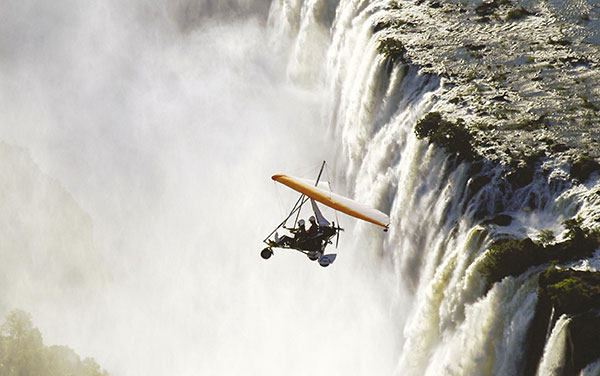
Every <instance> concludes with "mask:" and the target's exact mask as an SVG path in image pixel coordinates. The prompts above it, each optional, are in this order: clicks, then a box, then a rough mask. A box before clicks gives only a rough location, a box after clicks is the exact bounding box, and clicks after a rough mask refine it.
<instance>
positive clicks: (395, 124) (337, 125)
mask: <svg viewBox="0 0 600 376" xmlns="http://www.w3.org/2000/svg"><path fill="white" fill-rule="evenodd" d="M284 3H286V4H288V5H289V4H290V3H288V2H284ZM314 3H315V2H312V1H307V2H305V3H303V4H297V7H298V8H302V11H301V12H299V11H296V12H295V14H296V15H297V17H299V20H297V21H296V23H297V24H304V23H306V22H308V21H307V20H304V19H303V17H309V16H307V15H308V14H310V13H311V12H310V10H307V9H306V7H310V6H311V5H313V4H314ZM331 3H332V4H337V2H335V1H332V2H331ZM319 6H321V7H322V6H323V2H319ZM386 12H389V3H388V2H386V1H370V2H367V1H359V0H353V1H352V0H347V1H345V0H341V1H339V4H337V11H336V17H335V19H334V21H333V24H332V26H331V28H330V34H329V39H330V43H329V49H328V51H327V54H326V56H327V59H326V63H325V65H324V66H323V67H324V69H325V72H326V73H325V77H324V78H323V81H324V84H325V85H326V86H327V90H328V92H329V95H328V101H329V103H328V107H327V111H328V113H327V114H326V118H327V120H328V123H329V125H330V132H331V133H332V137H333V139H334V140H335V142H336V143H337V144H338V145H339V146H338V154H337V159H336V167H337V172H338V178H339V179H340V180H342V181H343V182H345V189H346V190H347V193H348V194H351V195H353V196H354V197H355V198H357V199H358V200H361V201H363V202H367V203H370V204H371V205H373V206H374V207H377V208H379V209H381V210H383V211H387V212H390V216H391V222H392V225H391V226H390V232H389V233H388V234H387V235H386V236H381V235H380V234H377V233H375V232H373V231H372V230H371V229H369V228H368V226H362V225H358V226H357V228H355V229H354V236H358V237H360V236H364V237H366V238H369V239H370V240H364V241H362V242H359V244H360V248H361V249H362V248H365V247H366V248H367V249H371V250H372V254H377V255H380V256H381V257H382V258H384V259H386V260H388V261H389V262H390V263H392V265H393V266H394V270H395V272H396V276H397V279H398V282H397V288H398V289H399V291H400V293H399V295H398V296H402V297H403V299H406V300H407V302H405V303H409V304H410V307H411V308H410V311H409V313H408V314H407V315H406V316H405V317H403V318H399V319H400V320H404V321H402V322H401V323H399V326H400V327H401V328H403V329H402V331H401V333H398V335H400V336H401V337H402V341H401V342H402V344H403V345H402V350H401V353H400V356H399V359H398V362H397V368H396V372H397V374H398V375H422V374H427V375H442V374H444V375H480V374H490V375H492V374H493V375H515V374H519V372H521V371H522V368H523V367H524V359H523V352H524V351H523V349H524V346H525V338H526V335H527V330H528V328H529V326H530V323H531V320H532V318H533V315H534V312H535V307H536V303H537V300H538V299H537V276H538V273H539V272H540V270H542V269H543V268H542V269H540V268H532V269H531V270H529V271H527V272H526V273H524V274H522V275H520V276H518V277H506V278H504V279H503V280H502V281H501V282H498V283H496V284H494V285H493V287H492V288H491V289H490V290H489V291H486V289H485V285H484V282H483V277H482V275H481V274H480V273H479V271H478V270H479V269H478V267H479V265H480V264H481V263H482V262H483V260H484V258H485V251H486V250H487V248H488V246H489V245H490V244H491V242H492V241H493V240H494V239H497V238H499V237H503V236H514V237H517V238H521V237H525V236H530V237H532V238H535V237H536V236H537V235H538V234H539V232H540V231H541V230H544V229H550V230H552V231H553V232H554V233H556V234H559V237H558V238H559V239H561V237H562V236H563V235H564V229H563V228H562V226H561V223H562V221H563V220H565V219H568V218H571V217H573V216H576V215H581V216H582V217H583V218H585V221H586V222H587V223H586V225H593V223H592V222H591V221H592V218H595V217H596V216H597V212H598V208H599V207H600V205H599V200H598V197H597V195H595V194H594V192H595V189H596V188H595V187H596V186H597V182H595V183H592V184H588V185H575V186H569V184H567V183H566V177H565V176H566V173H565V168H566V167H565V165H564V163H560V162H559V163H554V164H552V163H551V164H549V166H550V169H551V171H552V172H551V173H550V174H549V175H548V176H543V175H542V174H539V173H537V174H535V176H534V178H533V180H532V181H531V182H530V183H529V184H527V185H525V186H523V187H513V186H511V185H510V184H509V183H508V182H507V181H506V178H505V170H503V169H504V167H503V166H501V165H498V166H497V165H494V164H493V163H484V164H483V165H482V166H479V167H478V168H476V169H475V168H473V167H474V166H473V165H472V164H469V163H458V164H457V163H456V161H455V160H454V158H453V157H452V156H450V155H448V154H447V153H445V152H444V151H443V150H441V149H439V148H437V147H435V146H432V145H428V144H427V143H426V142H425V141H421V140H417V139H416V137H415V135H414V131H413V129H414V126H415V124H416V122H417V120H418V119H420V118H422V117H423V116H424V114H425V113H427V112H429V111H432V110H436V109H438V108H443V106H444V102H443V100H442V99H441V93H442V91H443V86H444V80H443V79H441V78H439V77H436V76H432V75H423V74H420V73H419V70H418V68H417V67H414V66H410V65H407V64H404V63H393V62H392V61H390V60H389V59H387V58H386V57H385V56H383V55H382V54H380V53H378V51H377V47H378V42H379V40H380V38H382V37H383V36H385V33H387V31H385V30H384V31H377V32H373V25H374V24H375V22H376V21H377V20H378V19H381V18H382V17H384V16H385V15H386ZM300 34H301V33H300ZM302 40H303V37H302V36H301V35H299V36H298V39H297V43H298V44H297V45H296V46H298V45H301V44H302ZM317 61H318V62H319V63H320V60H317ZM297 64H298V62H297V61H292V62H291V66H292V67H295V66H296V65H297ZM294 69H295V68H294ZM483 176H485V177H487V178H489V183H488V184H486V185H485V186H484V187H483V188H481V189H479V190H475V189H474V188H473V185H474V184H473V181H474V179H475V178H477V177H483ZM497 214H505V215H509V216H510V218H511V219H512V221H511V223H510V224H504V225H495V224H493V223H491V224H490V220H491V219H492V218H494V216H496V215H497ZM592 264H593V262H592ZM583 265H584V266H581V268H585V265H590V261H585V262H584V263H583ZM404 292H409V293H408V296H407V295H404ZM557 328H559V326H558V324H557V327H555V329H554V331H553V338H554V337H555V335H554V333H555V332H556V331H557V330H559V329H557ZM551 341H552V339H551ZM552 348H554V347H552ZM546 358H547V357H546V355H545V356H544V362H550V360H546ZM543 367H545V366H543ZM544 369H545V368H544ZM542 374H544V373H542Z"/></svg>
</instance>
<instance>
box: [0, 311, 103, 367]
mask: <svg viewBox="0 0 600 376" xmlns="http://www.w3.org/2000/svg"><path fill="white" fill-rule="evenodd" d="M0 375H3V376H4V375H5V376H13V375H14V376H21V375H23V376H26V375H36V376H55V375H56V376H58V375H77V376H106V375H107V373H106V372H105V371H102V370H101V369H100V366H98V364H97V363H96V362H95V361H94V359H92V358H86V359H84V360H81V358H80V357H79V355H77V354H76V353H75V352H74V351H73V350H71V349H70V348H68V347H66V346H44V343H43V341H42V335H41V333H40V331H39V330H38V329H37V328H35V327H33V324H32V322H31V315H29V314H28V313H26V312H23V311H20V310H15V311H13V312H11V313H10V314H9V315H8V316H7V318H6V322H5V323H4V324H3V325H2V327H1V331H0Z"/></svg>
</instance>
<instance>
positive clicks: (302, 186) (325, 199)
mask: <svg viewBox="0 0 600 376" xmlns="http://www.w3.org/2000/svg"><path fill="white" fill-rule="evenodd" d="M271 179H273V180H275V181H276V182H278V183H281V184H283V185H287V186H288V187H290V188H292V189H293V190H295V191H298V192H300V193H302V194H305V195H306V196H308V197H310V198H312V199H314V200H315V201H319V202H320V203H322V204H323V205H327V206H329V207H330V208H333V209H335V210H338V211H341V212H342V213H346V214H348V215H350V216H353V217H355V218H358V219H362V220H363V221H367V222H371V223H373V224H376V225H378V226H381V227H385V228H387V226H388V225H389V223H390V217H388V216H387V214H384V213H382V212H380V211H379V210H377V209H373V208H371V207H369V206H367V205H364V204H361V203H359V202H356V201H354V200H351V199H349V198H347V197H344V196H340V195H338V194H335V193H333V192H329V191H326V190H324V189H322V188H319V187H315V186H314V184H311V183H310V182H309V181H308V180H305V179H300V178H295V177H292V176H287V175H282V174H278V175H273V176H272V177H271Z"/></svg>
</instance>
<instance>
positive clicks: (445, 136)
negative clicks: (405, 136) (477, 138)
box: [415, 112, 475, 160]
mask: <svg viewBox="0 0 600 376" xmlns="http://www.w3.org/2000/svg"><path fill="white" fill-rule="evenodd" d="M415 134H416V135H417V138H418V139H423V138H428V139H429V143H433V144H436V145H437V146H439V147H442V148H444V149H445V150H446V151H447V152H449V153H451V154H454V155H456V156H457V157H458V159H459V160H463V159H467V160H473V159H474V157H475V152H474V150H473V145H472V142H473V135H472V134H471V132H469V130H468V129H467V127H466V126H465V125H464V121H462V119H459V120H458V121H457V122H456V123H453V122H451V121H448V120H445V119H444V118H443V117H442V115H441V114H440V113H439V112H430V113H428V114H427V115H425V117H424V118H423V119H421V120H420V121H418V122H417V125H416V126H415Z"/></svg>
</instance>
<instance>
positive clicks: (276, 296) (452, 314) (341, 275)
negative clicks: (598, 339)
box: [0, 0, 597, 375]
mask: <svg viewBox="0 0 600 376" xmlns="http://www.w3.org/2000/svg"><path fill="white" fill-rule="evenodd" d="M172 4H173V3H168V2H164V3H163V2H161V1H137V2H130V3H128V5H123V4H121V3H119V2H110V1H108V2H101V3H98V4H97V3H95V2H89V3H77V6H75V2H71V1H67V0H63V1H62V2H58V3H56V4H53V6H52V7H50V6H47V5H44V4H43V2H41V1H29V2H18V3H17V2H9V3H4V5H2V6H3V7H4V9H2V8H0V14H11V15H13V17H10V18H8V17H7V19H6V20H5V21H6V22H4V23H3V24H2V25H3V26H0V27H3V29H2V31H3V32H2V33H1V35H13V36H18V37H19V38H22V40H21V41H20V42H14V40H13V39H10V38H4V39H2V45H1V47H2V49H1V50H0V51H3V52H4V51H7V52H6V54H4V53H3V55H2V60H1V64H2V65H0V67H1V70H0V79H1V80H2V81H1V84H2V86H3V87H7V88H10V93H11V94H10V95H7V94H6V93H7V92H6V91H5V92H4V93H3V94H0V95H1V96H0V106H1V107H2V110H3V111H2V113H1V115H0V127H1V128H0V130H1V135H2V140H3V141H5V142H7V143H8V144H10V145H18V146H20V147H22V148H25V149H26V150H27V151H28V153H30V156H29V157H28V156H27V155H26V154H24V155H25V156H22V157H20V158H21V159H20V160H21V162H20V163H21V164H17V166H20V167H19V168H18V169H17V172H16V174H22V175H24V176H29V175H33V176H35V179H34V182H33V183H31V179H26V178H23V179H22V181H23V182H22V183H20V184H18V185H17V186H16V187H12V190H10V192H11V193H12V194H14V195H16V196H17V197H19V200H17V202H19V203H20V204H19V205H20V206H18V205H17V206H15V207H10V210H9V211H8V212H9V213H10V216H9V218H10V220H12V219H14V218H20V219H21V221H22V222H23V223H25V225H22V226H21V227H17V228H16V230H15V231H16V233H17V234H18V236H15V238H17V239H33V241H31V242H25V243H26V244H24V245H21V246H20V248H17V249H19V254H20V255H23V259H18V258H17V259H18V260H16V261H15V262H14V265H19V266H20V267H21V268H23V269H25V273H23V272H22V271H18V269H16V268H13V267H11V268H10V272H9V273H12V274H11V275H10V277H9V278H8V277H7V280H10V281H13V286H12V287H11V289H10V291H11V293H10V295H9V296H7V297H6V298H5V299H3V301H2V302H1V303H2V304H1V305H0V307H1V308H2V309H3V310H4V311H6V310H8V309H11V308H13V307H20V308H23V309H25V310H27V311H29V312H32V313H33V316H34V321H35V324H36V325H38V326H40V329H41V330H42V333H44V335H45V340H46V342H47V343H60V344H68V345H70V346H72V347H74V348H75V349H76V351H78V352H79V353H80V354H82V355H84V356H94V357H95V358H96V359H97V360H98V362H99V363H100V364H101V365H102V366H103V367H106V368H107V369H108V370H109V371H111V373H113V374H117V375H138V374H139V375H141V374H144V375H145V374H156V375H163V374H176V375H185V374H190V375H191V374H214V375H227V374H291V375H293V374H298V375H305V374H312V375H337V374H340V375H341V374H344V375H346V374H352V375H357V374H359V375H360V374H365V375H371V374H393V373H396V374H399V375H406V374H417V375H418V374H431V375H436V374H456V375H463V374H507V375H508V374H512V373H513V372H514V371H515V370H517V369H519V366H520V365H521V363H520V362H521V359H520V354H521V353H522V352H521V351H520V350H521V346H522V343H523V340H524V334H525V330H526V328H527V326H528V325H529V321H530V320H531V316H532V314H533V312H532V311H533V310H532V308H533V306H534V305H535V302H536V295H535V289H536V282H535V281H536V278H535V273H529V274H525V275H524V276H520V277H518V278H507V279H505V280H503V281H502V282H501V283H498V284H496V285H494V287H493V288H492V289H491V290H490V291H488V292H487V293H485V295H484V292H485V291H484V286H483V285H482V282H481V278H480V275H479V274H478V273H477V265H478V263H479V262H481V260H482V257H481V256H482V252H483V251H484V250H485V248H486V245H488V244H489V243H490V241H491V240H492V239H493V238H494V237H496V236H499V235H500V234H502V233H509V234H517V235H519V236H522V235H526V234H527V235H531V236H535V235H536V234H537V232H538V231H539V230H541V229H552V230H554V231H555V233H556V234H560V233H561V232H562V228H561V226H560V223H561V221H562V220H563V219H566V218H570V217H572V216H574V215H575V214H577V213H583V214H588V215H586V218H592V217H593V216H591V215H589V214H590V213H593V212H594V211H595V210H596V208H597V205H596V204H597V203H596V202H594V201H593V200H594V199H593V198H591V199H590V198H589V197H594V196H593V195H589V193H590V192H591V191H592V190H593V189H594V186H593V185H589V186H579V187H575V188H573V189H570V190H568V191H565V192H562V191H561V189H562V188H557V189H555V190H554V191H549V190H548V189H547V188H546V183H545V182H542V181H535V182H534V183H533V184H531V185H530V186H528V187H525V188H523V189H521V190H519V191H517V192H510V190H508V191H506V190H504V191H502V190H501V189H500V187H501V186H503V185H504V186H505V187H506V184H507V183H506V182H503V178H502V176H501V175H500V173H499V171H487V170H485V169H484V171H483V172H484V173H489V174H491V175H492V176H493V181H492V184H490V186H489V187H486V188H484V189H483V190H481V191H480V192H479V193H478V194H476V195H475V196H474V197H473V198H472V199H471V200H470V201H469V200H467V196H466V195H465V186H466V185H467V183H468V181H469V178H470V177H469V174H468V166H466V165H460V166H458V168H455V169H454V168H453V167H452V166H453V165H452V161H451V160H449V159H448V158H447V155H445V153H443V152H442V151H440V150H438V149H436V148H434V147H430V146H428V145H427V143H426V142H423V141H419V140H417V139H416V138H415V136H414V133H413V129H414V124H415V122H416V121H417V119H419V118H420V117H421V116H422V115H423V114H425V113H426V112H427V111H430V110H432V109H435V108H436V106H438V105H442V104H441V103H440V102H439V98H438V96H437V91H438V90H439V88H440V85H441V84H442V83H441V81H440V79H438V78H436V77H429V76H421V75H419V73H418V71H417V70H416V69H415V68H410V69H404V68H402V67H400V66H394V67H392V68H391V70H390V69H389V68H390V67H389V66H388V65H387V63H386V61H385V60H384V59H383V58H382V57H381V56H380V55H379V54H377V53H376V46H377V41H376V39H374V38H373V36H372V35H371V32H370V30H371V25H372V22H373V19H374V18H376V17H377V16H378V15H379V14H380V12H381V8H382V7H383V2H377V1H375V2H363V1H345V0H341V1H339V4H338V2H337V1H327V0H314V1H312V0H311V1H306V2H301V1H299V0H298V1H282V2H279V1H275V2H274V3H273V7H272V9H271V16H270V19H269V20H268V24H269V29H268V30H267V29H266V28H265V27H264V25H263V23H262V21H261V20H260V19H256V18H250V19H244V18H240V17H238V15H239V12H238V11H236V9H238V7H237V6H236V4H237V5H238V6H239V7H241V9H246V10H247V9H254V8H253V7H252V6H251V4H252V3H249V2H247V3H244V2H231V8H233V10H232V11H231V12H230V9H228V8H227V7H224V8H219V9H217V10H216V11H214V12H213V13H210V14H209V16H203V14H202V12H201V11H202V10H203V9H204V10H206V9H214V7H213V8H211V6H210V3H209V2H206V3H201V4H204V5H205V6H206V7H203V6H202V5H199V6H198V8H197V9H199V12H200V13H199V15H198V16H197V17H184V20H185V22H183V21H181V13H180V12H178V10H179V9H180V8H177V7H175V10H174V8H173V5H172ZM176 4H178V5H181V6H182V7H185V5H190V4H192V3H191V2H190V3H189V4H186V2H184V1H181V2H178V3H176ZM249 4H250V5H249ZM261 4H262V3H261ZM261 4H259V6H258V8H260V7H261V6H262V5H261ZM213 5H214V4H213ZM2 6H0V7H2ZM190 6H191V5H190ZM231 14H235V15H236V17H229V15H231ZM30 19H37V20H39V21H38V22H37V23H36V24H33V25H32V24H30V23H28V22H27V21H28V20H30ZM56 25H60V26H58V27H57V26H56ZM182 25H183V26H185V27H183V26H182ZM8 56H10V58H8ZM290 81H291V83H290ZM7 148H8V149H10V150H14V149H12V148H13V146H7ZM10 153H16V152H14V151H9V152H6V154H10ZM323 159H328V160H330V161H332V162H333V163H332V168H333V169H334V172H335V174H336V177H337V179H335V180H336V183H337V188H338V189H339V190H341V191H345V193H347V194H349V195H352V196H354V197H355V198H356V199H358V200H360V201H363V202H365V203H368V204H371V205H373V206H375V207H377V208H379V209H381V210H384V211H386V212H389V213H390V216H391V219H392V223H393V225H392V226H391V229H390V232H389V233H387V234H383V233H382V232H381V231H380V230H378V229H374V228H373V227H372V226H370V225H368V224H362V223H357V224H356V225H355V226H354V225H353V223H352V222H351V221H349V220H345V221H344V222H343V223H342V224H343V225H344V227H346V230H347V231H346V233H344V234H343V237H342V240H341V242H342V243H341V244H342V247H341V249H340V251H339V253H340V256H339V257H338V259H337V260H336V263H335V264H334V265H333V266H332V267H330V268H328V269H324V270H322V269H321V268H319V267H317V266H316V265H315V264H313V263H309V262H308V260H307V259H306V258H305V257H304V256H302V255H296V254H281V255H280V254H276V255H275V257H273V258H272V259H271V260H269V261H268V262H265V261H263V260H261V259H260V258H259V256H258V252H259V250H260V248H261V247H260V246H261V244H260V240H262V238H263V237H264V236H265V235H266V234H267V233H268V232H269V231H270V230H271V228H272V227H273V226H274V225H276V224H277V218H279V216H280V215H281V211H280V210H279V208H278V204H279V202H278V201H277V199H276V197H277V194H278V193H277V192H276V191H275V190H274V189H273V186H272V183H271V182H270V179H269V176H270V175H271V174H272V173H274V172H295V171H297V170H298V169H299V168H304V166H315V165H318V163H319V161H321V160H323ZM6 160H7V159H4V161H6ZM32 161H33V163H35V165H32ZM299 161H300V162H299ZM12 166H14V165H12ZM486 168H487V167H486ZM3 169H4V171H6V172H5V175H4V176H14V174H15V172H13V171H11V170H10V169H9V165H8V164H6V163H5V165H4V166H3ZM307 170H308V169H307ZM35 181H42V182H44V183H43V184H44V186H48V187H50V188H44V189H43V190H42V189H41V188H40V184H38V183H35ZM24 192H25V193H24ZM31 192H32V193H31ZM532 195H533V198H532V199H530V197H531V196H532ZM64 196H67V198H64ZM31 197H35V198H37V199H36V200H35V201H34V203H35V205H34V206H32V207H29V206H28V205H30V203H31V200H30V198H31ZM56 197H61V198H60V199H58V198H56ZM281 199H282V201H283V202H284V203H285V202H290V203H291V202H292V201H293V197H292V196H291V195H287V194H284V196H283V197H281ZM286 200H289V201H286ZM6 201H7V202H9V201H8V200H6ZM10 202H13V203H14V202H15V201H14V200H11V201H10ZM46 202H55V203H57V204H55V205H56V207H57V208H58V209H56V208H54V207H51V208H48V206H47V205H45V203H46ZM65 202H66V203H65ZM496 202H501V203H502V204H503V205H504V210H505V211H506V212H507V213H509V214H511V215H512V216H513V217H514V221H513V224H512V225H511V226H509V227H505V228H499V227H481V226H479V225H478V220H477V219H475V216H474V214H475V213H476V212H477V211H482V212H483V213H484V214H483V216H484V217H485V216H486V215H488V216H489V215H492V214H493V213H495V211H497V210H498V209H497V208H495V203H496ZM531 202H535V203H537V206H536V208H535V209H533V208H532V207H531V204H530V203H531ZM582 202H583V204H582V205H580V203H582ZM5 205H8V204H5ZM31 205H33V204H31ZM5 207H8V206H5ZM42 209H44V210H42ZM57 212H65V213H77V215H75V214H64V215H62V216H58V218H63V217H64V218H67V219H65V220H61V221H59V222H58V223H57V222H56V218H57V215H56V213H57ZM22 213H32V214H31V215H28V216H23V215H22ZM77 216H82V217H86V216H87V218H89V220H88V222H87V223H86V222H85V221H84V224H83V225H82V228H81V229H79V230H77V232H76V233H74V231H73V224H74V223H76V224H81V223H82V221H81V220H78V219H69V218H71V217H77ZM30 218H34V219H35V223H34V224H31V223H29V221H31V219H30ZM349 222H350V223H349ZM19 223H21V222H19ZM50 224H56V228H53V230H52V231H50V232H48V233H44V234H43V235H40V232H39V231H37V229H38V228H39V227H40V226H42V227H47V228H52V226H50ZM60 234H62V235H60ZM64 234H69V235H68V236H66V237H65V235H64ZM5 236H8V235H5ZM61 236H62V237H61ZM48 237H51V238H52V239H51V240H52V241H48ZM69 237H73V238H77V239H82V240H81V242H83V243H84V245H81V246H76V247H73V248H70V247H71V244H72V241H71V239H69ZM65 244H66V247H65V246H64V245H65ZM9 251H11V252H12V251H13V248H12V247H11V248H3V254H4V253H8V252H9ZM11 254H13V253H11ZM74 254H77V255H79V256H78V257H80V259H81V260H80V259H78V258H75V259H76V260H80V261H77V262H76V263H75V264H74V265H72V263H71V262H70V261H69V260H73V259H74V256H73V255H74ZM81 255H90V257H93V260H94V261H93V262H92V261H90V259H89V258H88V257H85V256H81ZM98 259H99V260H100V261H97V260H98ZM31 260H34V261H35V262H33V263H31ZM46 260H52V261H53V262H54V268H52V269H51V272H50V273H48V272H47V270H46V269H44V265H45V263H46V262H47V261H46ZM31 265H34V266H35V268H34V267H32V266H31ZM73 268H74V269H76V270H78V271H79V273H80V274H82V275H81V276H80V278H83V281H84V282H81V281H82V280H81V279H76V280H74V281H72V280H70V279H68V278H64V276H67V275H69V273H68V272H67V269H68V270H71V269H73ZM24 275H26V277H23V276H24ZM42 276H43V278H42ZM81 286H83V287H81ZM7 290H9V289H7Z"/></svg>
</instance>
